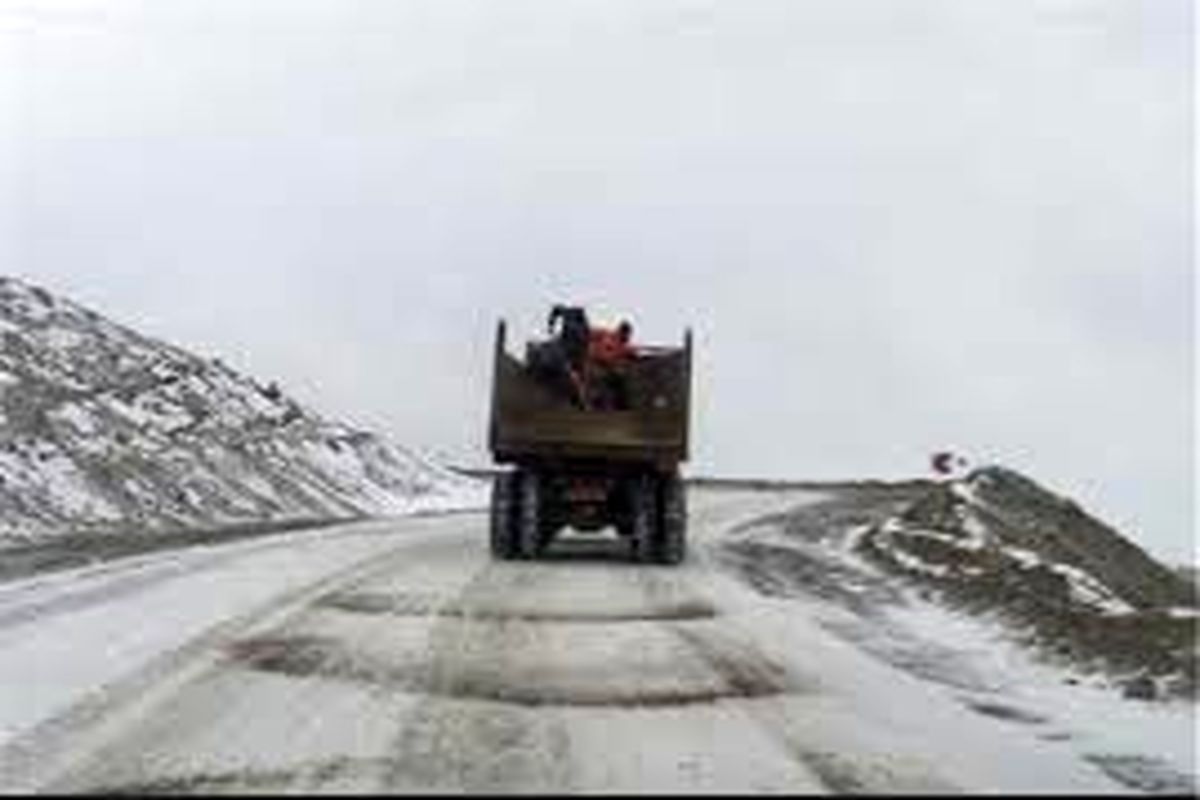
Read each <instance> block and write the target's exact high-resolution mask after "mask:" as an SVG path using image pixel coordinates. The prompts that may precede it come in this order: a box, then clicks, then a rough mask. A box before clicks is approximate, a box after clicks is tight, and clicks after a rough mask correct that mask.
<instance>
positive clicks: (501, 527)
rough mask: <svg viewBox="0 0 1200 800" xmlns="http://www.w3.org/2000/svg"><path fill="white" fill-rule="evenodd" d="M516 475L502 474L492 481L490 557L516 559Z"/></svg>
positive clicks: (512, 473)
mask: <svg viewBox="0 0 1200 800" xmlns="http://www.w3.org/2000/svg"><path fill="white" fill-rule="evenodd" d="M516 522H517V474H516V473H515V472H503V473H501V474H499V475H497V476H495V477H494V478H493V479H492V517H491V534H492V535H491V544H492V556H493V557H495V558H501V559H505V560H509V559H513V558H516V557H517V555H518V553H517V541H516V536H515V534H516Z"/></svg>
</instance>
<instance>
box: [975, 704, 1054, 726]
mask: <svg viewBox="0 0 1200 800" xmlns="http://www.w3.org/2000/svg"><path fill="white" fill-rule="evenodd" d="M966 705H967V708H969V709H971V710H972V711H977V712H979V713H980V714H983V715H984V716H987V717H995V718H996V719H1002V720H1005V721H1007V722H1020V723H1023V724H1025V725H1042V724H1045V723H1047V722H1049V721H1050V719H1049V717H1045V716H1042V715H1041V714H1037V713H1034V712H1032V711H1026V710H1025V709H1022V708H1017V707H1016V706H1010V705H1008V704H1006V703H996V702H991V701H980V700H968V701H966Z"/></svg>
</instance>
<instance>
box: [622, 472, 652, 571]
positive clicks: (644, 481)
mask: <svg viewBox="0 0 1200 800" xmlns="http://www.w3.org/2000/svg"><path fill="white" fill-rule="evenodd" d="M629 491H630V498H629V513H630V519H631V526H630V527H631V528H632V530H631V531H630V537H629V551H630V556H631V557H632V558H633V560H634V561H636V562H638V563H640V564H649V563H652V562H653V561H654V560H655V555H656V554H657V551H658V546H657V545H658V492H657V491H655V485H654V479H653V477H651V476H650V475H640V476H638V477H637V478H634V479H633V480H631V481H630V484H629Z"/></svg>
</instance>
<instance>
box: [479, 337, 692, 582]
mask: <svg viewBox="0 0 1200 800" xmlns="http://www.w3.org/2000/svg"><path fill="white" fill-rule="evenodd" d="M546 344H547V342H545V341H542V342H539V341H530V342H528V343H527V344H526V351H525V359H524V360H521V359H518V358H516V357H514V356H513V355H511V354H510V353H509V352H508V351H507V350H506V349H505V322H504V320H500V321H499V323H498V324H497V326H496V344H495V354H494V365H493V372H492V398H491V415H490V423H489V431H488V445H489V448H490V450H491V453H492V458H493V460H494V461H495V462H496V463H497V464H498V465H500V468H499V469H498V470H497V471H496V473H495V474H494V475H493V485H492V497H491V551H492V554H493V556H494V557H496V558H500V559H535V558H538V557H539V555H540V554H541V553H542V551H543V550H544V549H545V548H546V547H547V546H548V545H549V544H550V543H551V541H553V540H554V538H555V537H556V536H557V535H559V534H560V533H561V532H563V531H564V530H566V529H567V528H572V529H574V530H575V531H577V532H583V533H590V532H596V531H600V530H602V529H604V528H606V527H612V528H614V529H615V530H616V532H617V534H618V536H619V537H620V538H621V539H622V540H624V541H626V542H628V545H627V551H628V553H629V555H630V557H631V558H632V560H634V561H636V562H642V563H659V564H677V563H679V562H680V561H682V560H683V559H684V555H685V546H686V542H685V536H686V532H687V531H686V528H687V507H686V495H685V490H684V485H683V481H682V479H681V477H680V473H679V465H680V464H681V463H683V462H685V461H686V460H687V457H688V421H689V406H690V386H691V371H692V370H691V367H692V335H691V331H690V330H688V331H686V332H685V333H684V342H683V347H645V346H643V347H638V348H637V350H636V355H635V356H634V357H633V358H632V359H631V360H630V361H629V362H628V364H627V365H626V370H625V378H626V393H625V394H626V401H625V404H624V405H623V406H622V407H620V408H618V409H599V408H588V407H579V405H577V404H575V403H573V402H572V401H571V398H569V397H566V396H564V394H563V393H562V392H560V391H556V390H555V388H554V386H553V385H551V384H549V383H547V382H546V381H544V380H541V379H539V377H538V375H537V374H536V371H535V370H531V369H530V365H529V361H530V360H531V359H532V358H533V357H534V356H535V354H536V351H537V349H538V348H539V347H543V346H545V345H546Z"/></svg>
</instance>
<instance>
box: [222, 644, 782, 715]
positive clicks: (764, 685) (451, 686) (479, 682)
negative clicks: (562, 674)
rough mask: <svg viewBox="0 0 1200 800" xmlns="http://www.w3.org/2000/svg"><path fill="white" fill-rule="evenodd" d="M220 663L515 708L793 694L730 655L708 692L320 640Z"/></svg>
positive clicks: (769, 674) (233, 651)
mask: <svg viewBox="0 0 1200 800" xmlns="http://www.w3.org/2000/svg"><path fill="white" fill-rule="evenodd" d="M226 652H227V655H228V657H229V659H230V661H231V662H232V663H235V664H237V665H239V666H241V667H243V668H246V669H252V670H256V671H260V672H269V673H274V674H278V675H287V676H290V677H296V678H307V677H315V678H323V679H327V680H340V681H349V682H354V683H365V684H370V685H374V686H377V687H380V688H383V689H388V690H394V691H403V692H412V693H420V694H425V695H430V696H434V697H446V698H453V699H460V700H479V701H487V702H494V703H506V704H510V705H517V706H560V707H580V708H587V707H604V708H659V707H675V706H687V705H695V704H701V703H715V702H717V701H720V700H727V699H738V698H753V697H764V696H770V695H776V694H782V693H785V692H789V691H795V689H796V688H797V687H796V686H795V685H794V684H793V683H791V682H789V681H788V676H787V674H786V673H785V672H784V671H783V669H782V667H779V666H777V665H773V664H771V663H767V662H762V661H761V660H755V661H754V663H752V664H747V663H746V662H745V661H744V660H739V659H737V658H735V657H734V656H733V655H731V654H728V653H725V654H713V653H709V654H708V656H709V658H708V660H709V661H710V663H713V664H714V665H715V666H716V667H717V669H718V674H719V675H720V677H721V679H722V680H721V681H720V682H719V683H716V684H703V683H698V684H696V685H694V686H687V685H683V686H644V685H638V684H637V683H636V681H630V682H629V683H628V684H624V685H620V686H616V687H614V686H603V685H587V684H574V685H572V684H567V685H556V684H553V683H547V682H529V681H526V680H524V678H523V676H522V675H521V674H520V673H519V672H517V673H512V674H510V673H509V672H508V671H506V670H504V669H486V668H484V669H473V668H469V667H467V666H465V665H459V666H458V668H456V669H453V670H450V671H445V670H437V669H431V668H429V666H428V665H425V664H421V663H409V664H405V663H398V662H394V661H389V660H385V659H384V658H383V657H381V656H378V655H370V654H365V653H361V652H353V651H351V650H350V649H349V648H347V647H346V646H345V645H343V644H342V643H341V642H339V641H338V640H336V639H334V638H331V637H323V636H307V635H306V636H291V637H285V636H278V637H261V638H253V639H244V640H241V641H238V642H235V643H233V644H231V645H230V646H229V647H228V648H227V651H226Z"/></svg>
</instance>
